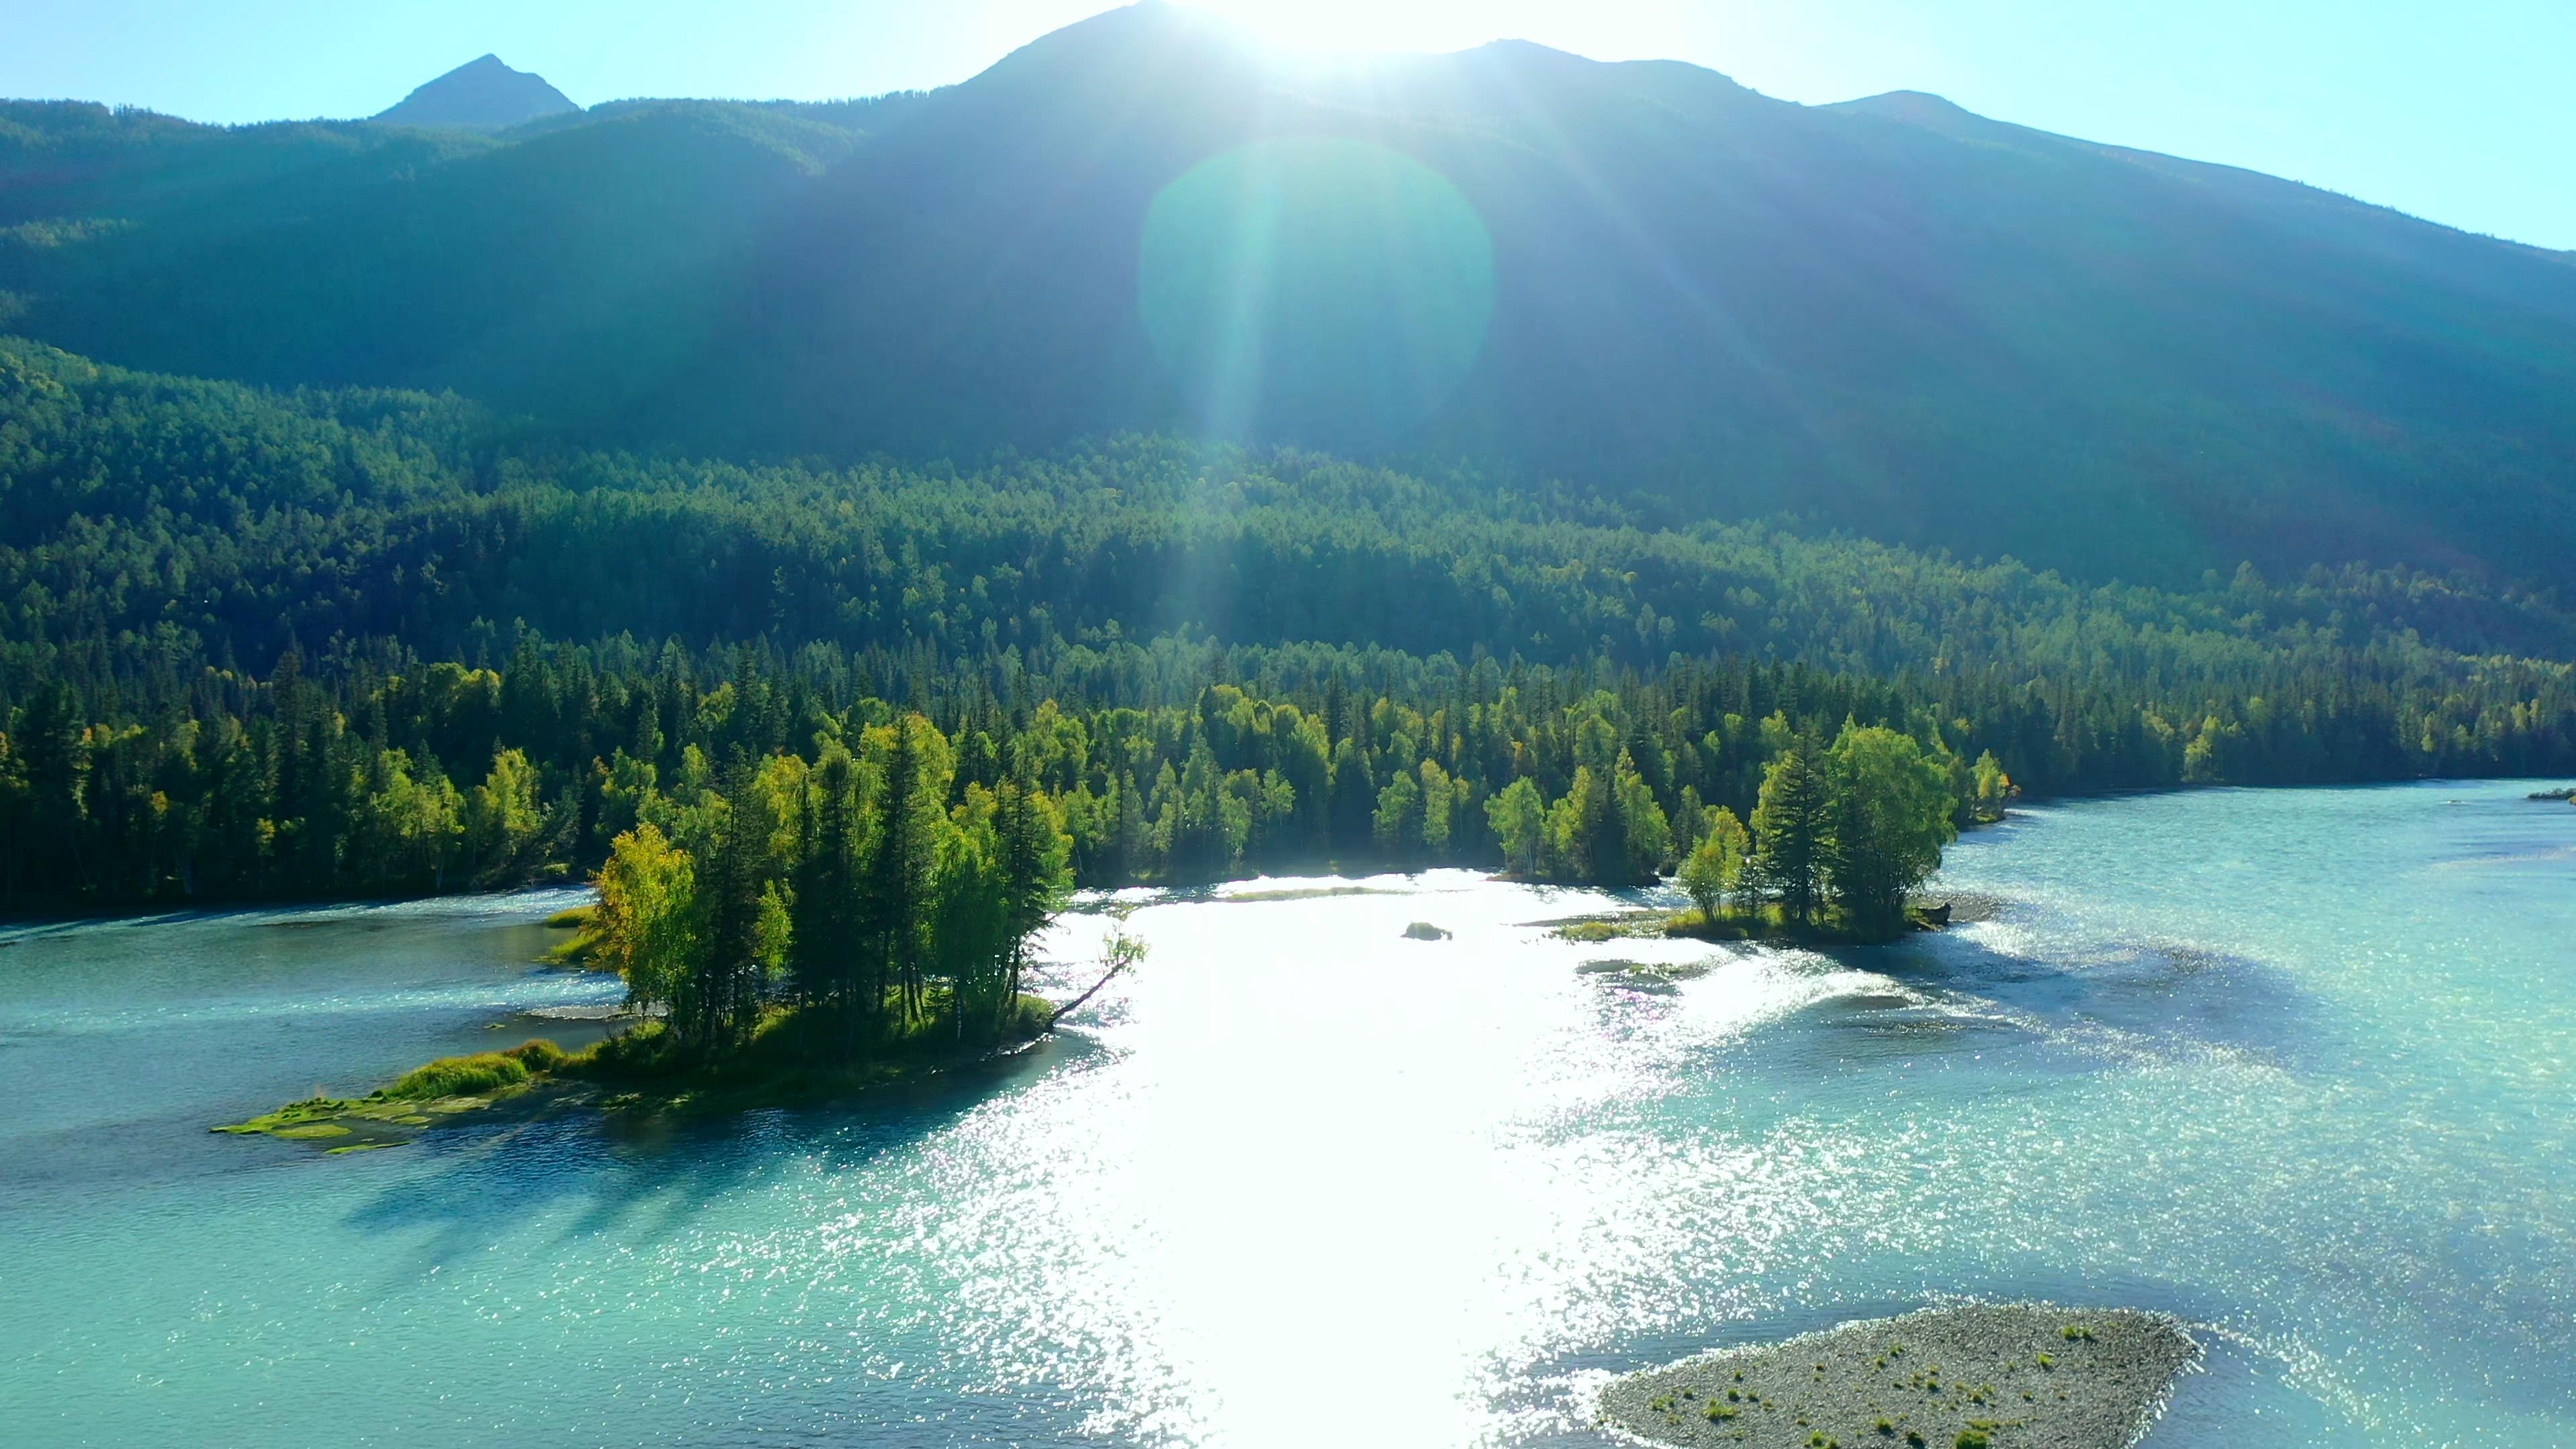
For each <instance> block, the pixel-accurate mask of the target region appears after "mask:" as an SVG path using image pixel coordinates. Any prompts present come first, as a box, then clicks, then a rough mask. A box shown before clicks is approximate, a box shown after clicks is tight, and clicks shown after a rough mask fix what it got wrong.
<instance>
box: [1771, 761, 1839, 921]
mask: <svg viewBox="0 0 2576 1449" xmlns="http://www.w3.org/2000/svg"><path fill="white" fill-rule="evenodd" d="M1830 810H1831V802H1830V801H1829V800H1828V798H1827V792H1826V781H1825V778H1824V773H1823V771H1822V769H1821V768H1820V762H1819V761H1818V760H1817V758H1816V750H1815V747H1814V743H1813V742H1812V741H1811V740H1809V739H1808V738H1807V737H1806V736H1803V735H1800V736H1795V737H1792V738H1791V739H1790V740H1789V741H1788V743H1787V744H1786V745H1785V746H1784V747H1783V748H1782V750H1781V752H1780V753H1779V755H1778V756H1777V757H1775V758H1774V759H1773V760H1772V761H1771V764H1770V766H1769V767H1768V768H1766V769H1765V770H1764V771H1763V772H1762V793H1761V796H1760V803H1759V804H1757V805H1756V806H1755V807H1754V809H1753V852H1754V854H1753V860H1754V870H1755V871H1756V873H1757V874H1758V876H1759V878H1760V880H1761V881H1762V884H1763V885H1764V887H1765V888H1766V889H1768V890H1769V891H1770V892H1771V893H1772V894H1774V895H1776V896H1778V897H1779V898H1780V909H1781V910H1782V912H1783V913H1784V914H1786V915H1787V916H1788V918H1789V919H1790V920H1791V921H1792V922H1794V923H1796V924H1798V925H1800V926H1805V925H1809V924H1811V923H1813V922H1814V920H1815V918H1816V908H1817V907H1818V906H1819V905H1820V904H1821V903H1822V898H1823V891H1824V885H1825V881H1826V878H1827V876H1828V873H1829V872H1830V870H1831V867H1832V860H1833V849H1834V843H1833V833H1832V821H1831V818H1830Z"/></svg>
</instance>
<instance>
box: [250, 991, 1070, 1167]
mask: <svg viewBox="0 0 2576 1449" xmlns="http://www.w3.org/2000/svg"><path fill="white" fill-rule="evenodd" d="M930 1006H931V1010H930V1011H929V1013H928V1014H927V1015H925V1016H924V1017H922V1018H920V1019H919V1020H917V1021H915V1022H914V1023H912V1024H911V1025H910V1026H909V1027H907V1028H904V1029H901V1030H888V1031H885V1032H882V1033H881V1034H880V1035H879V1037H878V1038H877V1039H876V1040H875V1041H873V1042H870V1043H867V1044H865V1049H864V1054H862V1055H859V1056H856V1057H850V1056H835V1055H833V1054H832V1053H834V1052H836V1051H842V1050H845V1049H846V1047H845V1042H844V1040H843V1032H842V1030H841V1027H840V1024H839V1023H837V1022H831V1021H826V1020H823V1019H822V1018H821V1016H820V1014H819V1013H812V1012H807V1011H802V1010H799V1009H797V1008H794V1007H781V1008H777V1009H774V1010H772V1011H771V1012H769V1013H767V1014H765V1015H764V1016H763V1018H762V1020H761V1022H760V1024H759V1025H758V1026H757V1027H755V1028H754V1030H753V1031H752V1033H751V1036H750V1039H749V1040H748V1041H746V1042H745V1043H744V1044H743V1045H742V1047H741V1048H740V1049H739V1050H737V1051H735V1052H733V1053H731V1054H728V1055H725V1056H721V1057H716V1058H712V1059H709V1058H702V1057H699V1056H696V1055H694V1054H685V1053H682V1052H681V1051H679V1050H678V1049H677V1048H676V1046H675V1045H674V1043H673V1041H672V1039H671V1037H670V1035H669V1032H668V1030H667V1028H665V1027H664V1025H663V1024H662V1023H661V1022H659V1021H647V1022H644V1023H642V1024H641V1025H639V1026H636V1027H634V1028H630V1029H629V1030H627V1031H625V1032H621V1033H619V1034H617V1035H615V1036H611V1037H609V1038H607V1039H606V1040H604V1041H601V1042H598V1043H596V1044H594V1045H593V1046H591V1047H589V1048H587V1049H585V1050H583V1051H578V1052H567V1051H565V1050H563V1049H562V1048H561V1047H559V1046H557V1045H556V1044H555V1043H554V1042H552V1041H550V1040H547V1039H545V1038H542V1037H540V1038H538V1039H536V1040H534V1041H529V1042H524V1043H522V1044H520V1045H518V1046H515V1047H511V1048H509V1049H507V1050H504V1051H492V1052H476V1053H472V1054H470V1055H465V1056H453V1057H440V1058H438V1059H437V1060H435V1061H431V1062H426V1063H423V1064H422V1065H420V1066H418V1067H415V1068H413V1069H412V1070H410V1071H408V1072H406V1073H404V1074H403V1075H402V1076H400V1077H397V1078H395V1079H394V1080H393V1081H391V1082H388V1083H386V1084H385V1085H384V1086H381V1087H378V1088H376V1089H375V1090H374V1091H372V1092H369V1093H368V1094H367V1095H366V1096H364V1097H354V1098H336V1097H323V1096H317V1097H308V1098H306V1099H304V1100H303V1101H299V1102H289V1103H287V1104H286V1105H284V1106H282V1107H279V1108H277V1109H276V1110H274V1111H270V1112H263V1113H261V1114H259V1115H258V1116H255V1117H250V1118H247V1119H245V1120H243V1121H240V1122H227V1123H222V1124H220V1125H217V1126H214V1127H210V1128H208V1129H207V1130H208V1131H211V1132H221V1133H227V1134H231V1135H235V1136H264V1137H275V1138H279V1139H282V1140H286V1141H293V1142H307V1143H311V1144H313V1145H315V1146H318V1147H321V1148H322V1149H323V1150H324V1151H325V1152H327V1153H332V1154H339V1153H348V1152H364V1151H371V1150H375V1149H378V1148H385V1147H398V1146H401V1145H403V1144H404V1143H407V1142H411V1141H413V1140H415V1139H417V1138H418V1137H419V1136H420V1135H421V1134H422V1133H424V1132H429V1131H432V1130H435V1129H437V1128H439V1127H442V1126H447V1125H451V1124H454V1123H457V1122H460V1121H465V1120H473V1119H475V1118H476V1117H477V1115H478V1114H484V1113H488V1112H489V1111H491V1110H492V1109H494V1108H497V1107H500V1106H503V1105H504V1104H515V1105H518V1106H521V1107H525V1108H528V1109H531V1110H535V1111H548V1110H559V1109H565V1108H572V1109H587V1110H596V1111H600V1112H606V1113H614V1114H621V1115H624V1114H639V1115H659V1114H672V1115H683V1114H685V1115H697V1114H711V1113H726V1112H743V1111H752V1110H756V1109H759V1108H765V1107H795V1106H806V1105H815V1104H820V1103H825V1102H832V1101H838V1100H842V1099H844V1098H848V1097H852V1096H856V1095H859V1094H861V1093H864V1092H869V1091H875V1090H879V1089H882V1088H886V1087H891V1086H899V1085H902V1084H904V1083H907V1082H914V1081H920V1080H922V1079H924V1078H928V1077H932V1076H936V1075H938V1074H940V1073H942V1072H946V1071H951V1070H954V1069H956V1068H958V1067H962V1066H968V1065H972V1064H973V1063H976V1062H981V1061H988V1060H991V1059H992V1058H994V1057H997V1056H1003V1055H1007V1054H1009V1053H1011V1052H1014V1051H1018V1050H1020V1049H1022V1048H1024V1047H1026V1046H1027V1045H1029V1044H1030V1043H1031V1042H1034V1041H1036V1040H1037V1039H1038V1038H1039V1037H1041V1036H1043V1035H1045V1034H1046V1033H1047V1031H1049V1030H1050V1029H1052V1026H1053V1021H1054V1016H1055V1005H1054V1003H1052V1002H1050V1001H1047V1000H1046V999H1045V998H1043V997H1038V996H1031V995H1027V994H1025V993H1024V994H1022V995H1021V997H1020V998H1019V1000H1018V1002H1017V1003H1015V1005H1014V1007H1013V1010H1012V1011H1011V1013H1010V1015H1009V1018H1008V1020H1006V1021H1005V1022H1004V1023H1003V1026H1002V1029H1001V1030H1000V1032H999V1033H998V1034H997V1035H996V1036H995V1037H994V1038H993V1039H990V1040H976V1039H967V1038H962V1037H960V1036H959V1035H957V1033H956V1019H955V1017H954V1016H952V1015H950V1014H949V1013H948V1011H947V1009H946V1003H945V1001H944V999H942V998H938V997H935V996H934V998H933V999H932V1001H931V1003H930Z"/></svg>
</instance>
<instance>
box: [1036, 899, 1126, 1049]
mask: <svg viewBox="0 0 2576 1449" xmlns="http://www.w3.org/2000/svg"><path fill="white" fill-rule="evenodd" d="M1144 959H1145V943H1144V942H1142V941H1139V940H1137V939H1136V938H1135V937H1133V936H1130V935H1128V934H1127V925H1126V922H1125V920H1124V919H1123V917H1122V919H1121V920H1120V922H1119V925H1118V929H1116V930H1114V931H1112V932H1110V933H1109V942H1108V944H1107V945H1106V946H1104V947H1103V948H1102V949H1101V953H1100V960H1101V964H1102V965H1104V966H1106V967H1107V968H1108V969H1107V970H1105V971H1102V972H1101V973H1100V979H1099V980H1097V981H1094V982H1092V983H1091V989H1090V990H1088V991H1085V992H1084V993H1082V994H1081V995H1080V996H1077V997H1075V998H1074V999H1072V1000H1071V1001H1068V1002H1066V1003H1065V1004H1064V1005H1062V1006H1059V1007H1057V1008H1056V1009H1055V1012H1054V1014H1053V1015H1050V1016H1049V1017H1048V1018H1047V1024H1046V1029H1047V1030H1049V1031H1053V1030H1055V1028H1056V1023H1058V1022H1060V1021H1062V1020H1064V1019H1065V1018H1066V1017H1068V1016H1071V1015H1072V1014H1073V1013H1074V1012H1076V1011H1079V1010H1081V1009H1082V1004H1083V1003H1084V1002H1086V1001H1089V1000H1090V999H1091V998H1093V997H1094V996H1097V995H1099V994H1100V988H1101V987H1103V986H1106V985H1108V984H1109V983H1110V982H1112V981H1115V980H1117V979H1118V976H1119V974H1120V973H1121V972H1125V971H1131V970H1133V969H1135V966H1136V963H1137V962H1139V961H1142V960H1144Z"/></svg>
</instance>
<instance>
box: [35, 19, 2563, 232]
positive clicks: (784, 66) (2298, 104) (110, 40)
mask: <svg viewBox="0 0 2576 1449" xmlns="http://www.w3.org/2000/svg"><path fill="white" fill-rule="evenodd" d="M12 8H13V9H14V10H15V11H16V12H17V13H15V14H13V15H12V16H11V18H10V20H9V22H8V25H7V31H8V35H7V42H6V44H5V45H0V96H12V97H31V98H56V97H71V98H77V99H82V100H98V101H107V102H111V103H115V104H120V105H138V106H145V107H149V108H151V109H153V110H157V111H163V112H167V113H169V114H172V115H178V116H185V117H188V118H190V119H193V120H202V121H220V122H243V121H258V120H271V119H279V118H307V117H314V116H359V115H367V114H371V113H373V112H375V111H379V110H382V109H384V108H385V107H386V106H389V105H392V104H393V103H394V102H396V101H398V100H400V99H402V97H403V96H404V95H405V94H406V93H407V92H409V91H410V90H411V88H412V87H413V86H416V85H418V84H420V83H421V82H422V81H425V80H427V79H429V78H430V77H432V76H434V75H437V74H439V73H440V72H442V71H445V70H447V69H450V68H452V67H454V66H457V65H461V64H463V63H464V62H466V61H469V60H472V59H473V58H475V57H476V56H478V55H481V54H483V53H484V52H486V51H491V52H494V53H497V54H498V55H499V56H500V57H501V58H502V59H503V60H505V61H507V62H509V63H510V64H511V65H514V66H516V67H518V68H519V69H521V70H532V71H536V72H538V73H539V74H541V75H543V76H545V77H546V78H547V79H548V80H550V81H552V82H554V84H555V85H556V87H557V88H558V89H560V90H562V91H563V92H564V93H565V94H567V95H569V96H570V97H572V99H574V100H575V101H578V102H581V103H583V104H585V105H587V104H591V103H595V102H598V101H604V100H614V99H619V98H622V97H629V96H724V97H737V98H792V99H804V100H820V99H836V98H841V97H847V96H864V95H875V94H880V93H882V92H885V91H891V90H905V89H922V88H928V87H931V86H938V85H945V84H949V83H952V82H955V81H960V80H964V79H966V78H967V77H969V76H971V75H973V74H974V73H975V72H977V71H979V70H981V69H983V68H984V67H985V66H987V65H990V64H991V63H992V62H994V61H995V60H997V59H999V58H1001V57H1002V56H1003V55H1005V54H1007V53H1008V52H1009V51H1011V50H1012V49H1014V48H1015V47H1017V46H1019V45H1022V44H1025V43H1026V42H1028V41H1030V40H1033V39H1035V38H1036V37H1038V36H1039V35H1042V34H1044V33H1045V32H1047V31H1049V30H1052V29H1054V28H1056V27H1057V26H1060V25H1064V24H1069V23H1071V22H1072V21H1075V20H1079V19H1081V18H1083V17H1084V16H1086V15H1089V14H1092V13H1095V12H1097V11H1099V10H1101V9H1105V8H1108V6H1107V5H1106V3H1105V0H935V3H933V0H723V3H708V0H557V3H549V0H435V3H417V0H368V3H366V4H350V3H347V0H225V3H221V4H207V3H205V0H85V3H82V4H78V5H34V4H29V5H24V6H14V5H13V6H12ZM1203 8H1208V9H1214V10H1219V11H1223V12H1226V13H1229V14H1232V15H1235V16H1236V17H1238V18H1240V19H1243V20H1246V21H1248V22H1250V23H1252V24H1254V25H1255V26H1256V27H1259V28H1262V29H1264V30H1265V31H1266V32H1268V33H1270V34H1271V35H1273V36H1274V37H1275V38H1276V39H1278V40H1280V41H1281V42H1282V43H1287V44H1295V45H1300V46H1306V47H1322V48H1334V49H1366V50H1381V49H1382V50H1457V49H1463V48H1465V47H1468V46H1472V45H1479V44H1482V43H1484V42H1486V41H1489V40H1494V39H1498V38H1503V37H1514V38H1520V39H1526V40H1535V41H1538V42H1540V43H1542V44H1546V45H1552V46H1555V47H1557V48H1559V49H1562V50H1570V51H1574V52H1577V53H1579V54H1583V55H1589V56H1592V57H1595V58H1597V59H1602V60H1629V59H1640V58H1650V57H1651V58H1669V59H1678V60H1687V61H1691V62H1693V63H1696V64H1699V65H1704V66H1708V67H1709V68H1711V69H1714V70H1719V71H1723V72H1725V73H1726V74H1728V75H1730V76H1733V77H1734V78H1735V79H1736V80H1738V81H1741V82H1743V83H1744V84H1746V85H1749V86H1752V87H1753V88H1754V89H1756V90H1759V91H1761V92H1762V93H1764V94H1765V95H1771V96H1777V97H1780V98H1782V99H1786V100H1793V101H1799V102H1804V103H1809V104H1816V103H1822V102H1828V101H1839V100H1848V99H1850V98H1852V97H1855V96H1863V95H1872V94H1876V93H1878V92H1880V91H1888V90H1921V91H1931V92H1934V93H1936V94H1939V95H1943V96H1947V97H1949V98H1950V99H1951V100H1953V101H1956V102H1957V103H1959V104H1960V105H1963V106H1965V107H1967V108H1968V109H1970V110H1972V111H1976V112H1979V113H1981V114H1984V115H1988V116H1992V117H1995V118H1996V119H1999V120H2006V121H2015V122H2019V123H2021V124H2024V125H2029V126H2037V127H2040V128H2041V129H2044V130H2050V131H2057V132H2062V133H2065V134H2068V135H2074V136H2083V137H2086V138H2089V139H2092V140H2097V141H2109V142H2115V143H2118V144H2121V145H2128V146H2137V147H2142V148H2145V149H2148V150H2155V151H2164V152H2170V153H2172V154H2175V155H2180V156H2188V157H2192V158H2194V159H2198V160H2205V161H2218V162H2225V163H2228V164H2231V165H2237V166H2245V167H2250V168H2252V169H2254V170H2257V171H2265V172H2270V173H2272V174H2274V175H2277V176H2286V177H2290V178H2292V179H2295V180H2299V181H2306V182H2309V183H2312V184H2314V185H2318V186H2324V187H2328V188H2331V189H2333V190H2336V191H2341V192H2344V193H2347V194H2349V195H2352V196H2357V197H2359V198H2361V199H2363V200H2365V201H2372V202H2378V203H2380V204H2383V205H2387V206H2394V207H2396V208H2398V209H2400V210H2402V211H2407V212H2411V213H2413V214H2415V215H2417V216H2422V217H2426V218H2429V219H2431V220H2434V221H2439V222H2443V223H2446V224H2448V225H2452V226H2457V227H2462V228H2465V229H2467V230H2470V231H2478V232H2486V233H2489V234H2492V235H2496V236H2503V237H2508V238H2511V239H2513V240H2516V241H2523V242H2529V243H2532V244H2535V245H2540V246H2549V247H2558V248H2566V249H2576V144H2571V142H2572V141H2576V84H2571V83H2570V79H2569V77H2570V67H2571V65H2576V0H2453V3H2449V4H2443V5H2434V4H2430V3H2426V0H2154V3H2136V0H2079V3H2068V0H1570V3H1569V0H1555V3H1540V0H1205V4H1204V6H1203Z"/></svg>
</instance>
